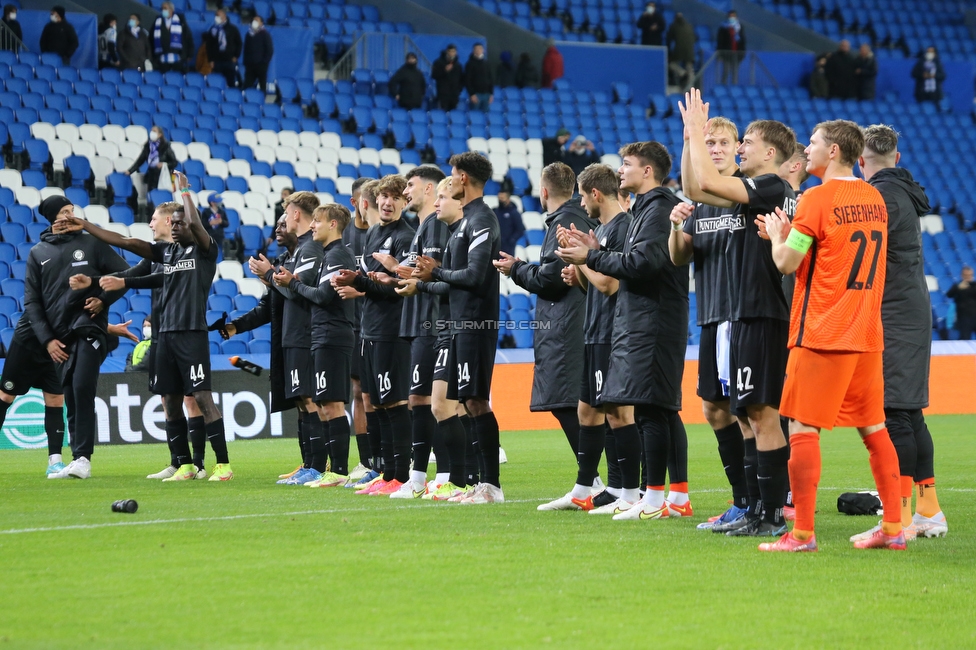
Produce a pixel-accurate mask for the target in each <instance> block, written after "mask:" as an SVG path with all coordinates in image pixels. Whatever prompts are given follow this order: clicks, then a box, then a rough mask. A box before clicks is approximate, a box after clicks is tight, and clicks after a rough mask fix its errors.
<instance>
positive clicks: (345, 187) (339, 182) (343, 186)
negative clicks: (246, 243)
mask: <svg viewBox="0 0 976 650" xmlns="http://www.w3.org/2000/svg"><path fill="white" fill-rule="evenodd" d="M18 178H19V175H18ZM355 182H356V179H355V178H350V177H349V176H340V177H339V178H337V179H335V185H336V191H337V192H338V193H339V194H352V184H353V183H355Z"/></svg>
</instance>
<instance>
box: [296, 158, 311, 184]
mask: <svg viewBox="0 0 976 650" xmlns="http://www.w3.org/2000/svg"><path fill="white" fill-rule="evenodd" d="M295 176H297V177H298V178H307V179H309V180H314V179H315V163H310V162H301V161H299V162H296V163H295Z"/></svg>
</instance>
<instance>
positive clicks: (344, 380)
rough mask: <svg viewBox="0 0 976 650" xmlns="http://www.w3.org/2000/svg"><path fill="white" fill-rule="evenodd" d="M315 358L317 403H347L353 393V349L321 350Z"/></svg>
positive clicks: (315, 397) (318, 350) (315, 398)
mask: <svg viewBox="0 0 976 650" xmlns="http://www.w3.org/2000/svg"><path fill="white" fill-rule="evenodd" d="M312 355H313V356H314V357H315V377H314V379H315V395H313V396H312V399H313V400H314V401H315V402H318V403H321V402H347V401H349V395H350V392H351V391H352V376H351V375H350V373H349V367H350V365H351V364H352V356H353V351H352V349H351V348H319V349H317V350H313V351H312Z"/></svg>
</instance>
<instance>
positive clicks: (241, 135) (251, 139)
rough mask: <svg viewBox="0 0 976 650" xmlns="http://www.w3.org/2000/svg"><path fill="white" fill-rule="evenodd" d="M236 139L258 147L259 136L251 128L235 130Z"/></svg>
mask: <svg viewBox="0 0 976 650" xmlns="http://www.w3.org/2000/svg"><path fill="white" fill-rule="evenodd" d="M234 141H235V142H237V144H242V145H244V146H247V147H256V146H257V144H258V136H257V134H256V133H255V132H254V131H252V130H251V129H237V130H236V131H234Z"/></svg>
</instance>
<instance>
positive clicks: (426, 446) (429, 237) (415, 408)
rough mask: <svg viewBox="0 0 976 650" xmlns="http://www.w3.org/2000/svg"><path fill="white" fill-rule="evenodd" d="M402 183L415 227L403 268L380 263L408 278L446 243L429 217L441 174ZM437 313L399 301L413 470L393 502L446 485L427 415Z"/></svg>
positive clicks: (428, 303) (428, 171)
mask: <svg viewBox="0 0 976 650" xmlns="http://www.w3.org/2000/svg"><path fill="white" fill-rule="evenodd" d="M406 179H407V187H406V189H405V190H404V196H405V197H406V199H407V210H408V211H409V212H413V213H415V214H416V215H417V216H418V217H419V219H420V225H419V228H418V229H417V232H416V234H415V235H414V237H413V241H412V242H411V244H410V252H409V256H408V258H407V260H406V262H405V263H404V264H403V265H399V264H398V263H397V262H396V260H394V259H393V257H392V256H389V257H385V258H382V259H383V262H384V266H385V267H386V269H387V270H388V271H390V272H392V273H395V274H396V275H397V276H399V277H400V278H409V277H410V276H411V275H412V274H413V270H414V267H415V266H416V263H417V258H418V257H420V256H421V255H426V256H428V257H431V258H433V259H435V260H437V261H441V259H442V258H443V255H444V248H445V246H446V244H447V226H445V225H444V224H443V223H441V222H440V221H438V220H437V217H436V215H435V213H434V202H435V201H436V199H437V184H438V183H440V182H441V181H442V180H444V172H442V171H441V170H440V169H439V168H438V167H435V166H434V165H420V166H418V167H414V168H413V169H411V170H410V171H409V172H407V174H406ZM390 279H391V280H393V278H390ZM439 308H440V298H439V296H436V295H429V294H420V295H417V296H416V297H415V298H413V299H408V300H404V302H403V313H402V316H401V320H400V337H401V338H403V339H405V340H407V341H409V342H410V397H409V403H410V412H411V421H412V424H413V427H412V430H413V469H411V470H410V480H409V481H406V482H405V483H404V484H403V485H402V486H401V487H400V489H399V491H397V492H394V493H393V494H391V495H390V498H393V499H415V498H418V497H421V496H423V495H424V494H427V493H428V492H430V493H433V492H435V491H436V490H437V489H438V488H439V487H440V485H442V484H444V483H447V482H448V480H449V477H448V472H447V471H445V470H447V467H448V460H447V450H446V449H444V447H443V441H442V440H441V437H440V436H439V435H438V429H437V420H436V419H435V418H434V414H433V412H432V410H431V391H432V389H433V381H434V361H435V355H436V351H435V342H436V341H437V330H436V325H437V321H438V319H439V317H440V315H439ZM432 447H433V449H434V453H435V455H436V456H437V463H438V475H439V478H436V477H435V479H434V481H433V482H432V483H431V484H430V485H429V488H430V489H428V483H427V465H428V463H429V459H430V451H431V448H432Z"/></svg>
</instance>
